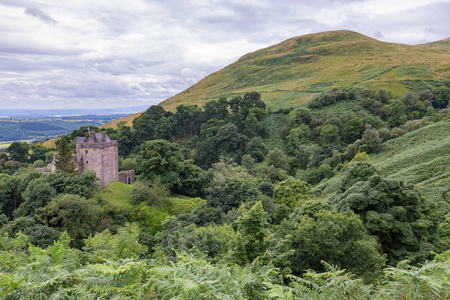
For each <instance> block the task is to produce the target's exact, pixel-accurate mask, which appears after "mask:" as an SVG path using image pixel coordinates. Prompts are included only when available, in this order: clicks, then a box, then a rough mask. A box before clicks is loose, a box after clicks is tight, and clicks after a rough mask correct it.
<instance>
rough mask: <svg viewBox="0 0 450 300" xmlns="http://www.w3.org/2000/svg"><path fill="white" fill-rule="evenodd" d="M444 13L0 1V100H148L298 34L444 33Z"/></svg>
mask: <svg viewBox="0 0 450 300" xmlns="http://www.w3.org/2000/svg"><path fill="white" fill-rule="evenodd" d="M448 11H450V6H449V1H438V0H434V1H433V0H409V1H392V0H366V1H344V0H317V1H294V0H278V1H271V0H252V1H240V0H192V1H182V0H173V1H163V0H133V1H125V0H96V1H91V0H77V1H58V0H36V1H27V0H0V36H2V42H1V44H0V64H1V65H2V68H1V70H0V95H2V98H1V99H0V101H1V102H0V103H1V108H14V107H35V108H44V107H48V106H52V107H54V108H65V107H83V106H86V105H87V104H89V105H91V106H98V107H117V106H132V105H142V104H148V105H150V104H156V103H158V102H161V101H163V100H165V99H166V98H168V97H170V96H173V95H175V94H177V93H179V92H181V91H182V90H184V89H186V88H188V87H189V86H191V85H192V84H193V83H195V82H197V81H198V80H200V79H202V78H203V77H205V76H206V75H208V74H210V73H212V72H214V71H217V70H219V69H221V68H223V67H225V66H226V65H228V64H230V63H232V62H233V61H235V60H237V59H238V58H239V57H240V56H242V55H244V54H246V53H248V52H251V51H255V50H258V49H260V48H263V47H267V46H270V45H273V44H275V43H278V42H281V41H283V40H284V39H287V38H290V37H293V36H299V35H302V34H306V33H311V32H320V31H325V30H338V29H349V30H354V31H358V32H361V33H363V34H366V35H369V36H373V37H375V38H379V39H383V40H384V41H389V42H403V43H411V44H414V43H421V42H429V41H434V40H439V39H444V38H447V37H448V33H449V32H450V24H449V22H448V21H447V18H448V17H447V14H448ZM24 12H25V13H24Z"/></svg>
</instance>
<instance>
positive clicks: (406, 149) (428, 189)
mask: <svg viewBox="0 0 450 300" xmlns="http://www.w3.org/2000/svg"><path fill="white" fill-rule="evenodd" d="M371 158H372V160H373V162H374V164H375V166H376V167H377V168H378V169H379V170H380V172H381V174H383V175H386V176H389V177H392V178H395V179H399V180H404V181H407V182H410V183H413V184H416V185H417V187H418V188H419V189H421V190H422V191H423V192H424V193H425V194H426V195H427V196H428V197H429V198H432V199H439V198H440V197H441V196H442V193H443V192H448V191H450V123H447V122H438V123H435V124H432V125H428V126H426V127H423V128H421V129H418V130H416V131H413V132H410V133H408V134H405V135H403V136H401V137H399V138H396V139H394V140H390V141H387V142H386V143H384V145H383V151H382V152H381V153H379V154H376V155H372V156H371Z"/></svg>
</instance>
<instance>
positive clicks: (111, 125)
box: [100, 113, 141, 129]
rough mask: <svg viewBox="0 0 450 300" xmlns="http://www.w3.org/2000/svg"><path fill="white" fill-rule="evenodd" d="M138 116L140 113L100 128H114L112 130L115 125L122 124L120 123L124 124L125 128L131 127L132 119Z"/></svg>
mask: <svg viewBox="0 0 450 300" xmlns="http://www.w3.org/2000/svg"><path fill="white" fill-rule="evenodd" d="M140 115H141V113H135V114H132V115H129V116H126V117H123V118H120V119H117V120H114V121H111V122H109V123H106V124H104V125H102V126H100V128H114V129H116V127H117V123H119V122H122V121H125V122H126V123H125V125H126V126H132V125H133V120H134V118H136V117H138V116H140Z"/></svg>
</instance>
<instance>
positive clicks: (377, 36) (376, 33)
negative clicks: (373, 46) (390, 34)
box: [373, 30, 383, 39]
mask: <svg viewBox="0 0 450 300" xmlns="http://www.w3.org/2000/svg"><path fill="white" fill-rule="evenodd" d="M373 36H374V37H376V38H377V39H381V38H382V37H383V34H382V33H381V31H379V30H375V31H374V32H373Z"/></svg>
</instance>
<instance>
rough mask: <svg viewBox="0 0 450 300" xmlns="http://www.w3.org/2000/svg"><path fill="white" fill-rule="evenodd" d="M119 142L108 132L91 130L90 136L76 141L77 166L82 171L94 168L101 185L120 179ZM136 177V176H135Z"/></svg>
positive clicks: (102, 186)
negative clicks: (111, 137)
mask: <svg viewBox="0 0 450 300" xmlns="http://www.w3.org/2000/svg"><path fill="white" fill-rule="evenodd" d="M117 147H118V142H117V141H115V140H114V141H112V140H111V139H110V138H109V136H108V135H107V134H106V132H100V133H95V132H90V133H89V138H85V137H79V138H78V139H77V142H76V151H77V153H76V156H77V162H78V165H77V168H78V171H79V172H80V173H84V172H86V171H89V170H92V171H94V172H95V173H96V174H97V177H98V178H100V182H99V183H100V187H101V188H104V187H105V186H107V185H108V184H109V183H111V182H114V181H119V159H118V157H119V156H118V150H117ZM133 179H134V178H133Z"/></svg>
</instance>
